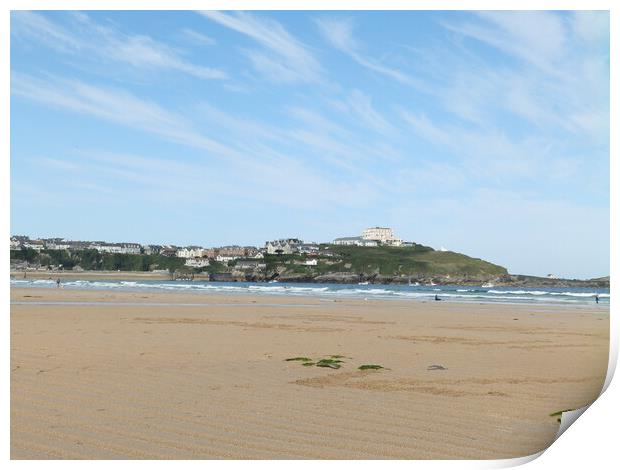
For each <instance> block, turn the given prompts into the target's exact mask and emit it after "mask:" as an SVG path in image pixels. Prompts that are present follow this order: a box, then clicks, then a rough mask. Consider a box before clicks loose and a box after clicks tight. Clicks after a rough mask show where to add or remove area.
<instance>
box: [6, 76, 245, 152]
mask: <svg viewBox="0 0 620 470" xmlns="http://www.w3.org/2000/svg"><path fill="white" fill-rule="evenodd" d="M11 92H12V94H14V95H16V96H20V97H23V98H27V99H30V100H33V101H36V102H39V103H43V104H46V105H50V106H54V107H58V108H62V109H67V110H70V111H73V112H77V113H80V114H87V115H91V116H94V117H97V118H100V119H104V120H106V121H110V122H114V123H118V124H122V125H126V126H129V127H131V128H134V129H139V130H142V131H144V132H147V133H151V134H155V135H158V136H160V137H162V138H164V139H166V140H169V141H172V142H176V143H179V144H182V145H187V146H190V147H195V148H200V149H203V150H207V151H209V152H211V154H212V155H213V156H216V157H238V156H239V155H238V154H237V153H236V152H234V151H233V150H232V149H231V148H230V147H227V146H225V145H223V144H221V143H219V142H217V141H215V140H214V139H210V138H208V137H206V136H204V135H202V134H200V133H199V132H197V131H196V130H195V127H194V126H193V125H192V124H191V122H190V121H188V120H187V119H186V118H185V117H183V116H182V115H180V114H177V113H174V112H171V111H169V110H167V109H165V108H163V107H161V106H160V105H158V104H157V103H155V102H152V101H148V100H144V99H141V98H138V97H137V96H135V95H133V94H131V93H128V92H127V91H125V90H121V89H114V88H101V87H97V86H94V85H90V84H87V83H84V82H81V81H77V80H63V79H58V78H54V77H52V78H51V79H49V78H48V79H46V80H42V79H40V78H36V77H33V76H30V75H26V74H21V73H13V74H12V75H11Z"/></svg>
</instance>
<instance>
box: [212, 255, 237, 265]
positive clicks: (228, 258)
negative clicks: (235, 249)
mask: <svg viewBox="0 0 620 470" xmlns="http://www.w3.org/2000/svg"><path fill="white" fill-rule="evenodd" d="M237 258H240V256H230V255H217V256H216V257H215V261H219V262H220V263H228V262H229V261H233V260H236V259H237Z"/></svg>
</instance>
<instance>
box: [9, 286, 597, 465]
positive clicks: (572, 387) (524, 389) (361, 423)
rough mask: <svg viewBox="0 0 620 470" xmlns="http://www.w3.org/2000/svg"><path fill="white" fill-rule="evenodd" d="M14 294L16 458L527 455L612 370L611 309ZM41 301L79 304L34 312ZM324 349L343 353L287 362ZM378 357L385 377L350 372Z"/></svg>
mask: <svg viewBox="0 0 620 470" xmlns="http://www.w3.org/2000/svg"><path fill="white" fill-rule="evenodd" d="M11 300H12V301H14V302H18V303H16V304H13V305H12V306H11V457H12V458H13V459H41V458H42V459H46V458H70V459H81V458H85V459H108V458H126V459H170V458H177V459H194V458H198V459H210V458H257V459H263V458H352V459H368V458H370V459H372V458H399V459H400V458H405V459H410V458H414V459H437V458H441V459H446V458H451V459H471V458H475V459H491V458H509V457H518V456H524V455H529V454H532V453H535V452H537V451H539V450H542V449H543V448H545V447H546V446H548V445H549V443H550V442H551V441H552V440H553V438H554V436H555V434H556V431H557V428H558V423H557V421H556V418H553V417H550V416H549V414H550V413H552V412H554V411H557V410H561V409H566V408H578V407H581V406H583V405H585V404H587V403H590V402H592V401H593V400H594V399H595V398H596V397H597V396H598V393H599V392H600V390H601V386H602V383H603V381H604V378H605V373H606V369H607V359H608V346H609V310H608V308H607V307H600V308H598V307H595V306H592V307H587V308H586V307H582V308H564V307H562V308H559V307H542V306H523V305H521V306H514V305H510V306H509V305H488V304H486V305H479V304H453V303H447V302H441V303H439V302H437V303H430V302H400V301H368V302H364V301H354V300H346V301H345V300H343V301H338V302H333V301H330V302H325V301H321V300H319V299H316V298H300V297H249V296H238V297H225V296H222V295H208V296H207V295H203V294H194V295H192V294H165V293H164V294H154V293H144V292H142V293H123V292H111V291H99V292H97V291H70V290H65V289H32V288H30V289H12V291H11ZM48 301H52V302H53V301H72V302H76V303H75V304H73V305H50V304H36V302H41V303H45V302H48ZM19 302H31V303H29V304H21V303H19ZM80 302H82V303H80ZM128 304H130V305H128ZM152 304H157V305H152ZM188 304H193V305H188ZM329 355H344V356H346V357H347V359H344V360H345V363H344V365H343V367H342V368H341V369H339V370H331V369H326V368H317V367H304V366H302V365H301V364H300V363H296V362H286V361H285V359H286V358H290V357H293V356H308V357H311V358H314V359H316V358H319V357H327V356H329ZM371 363H372V364H381V365H383V366H385V367H387V368H389V370H388V369H386V370H379V371H359V370H357V367H358V366H359V365H361V364H371ZM432 365H441V366H443V367H445V368H446V370H428V367H429V366H432Z"/></svg>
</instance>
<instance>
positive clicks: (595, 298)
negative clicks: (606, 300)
mask: <svg viewBox="0 0 620 470" xmlns="http://www.w3.org/2000/svg"><path fill="white" fill-rule="evenodd" d="M594 300H596V303H597V304H598V294H596V295H595V296H594Z"/></svg>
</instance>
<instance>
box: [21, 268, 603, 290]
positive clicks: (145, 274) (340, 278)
mask: <svg viewBox="0 0 620 470" xmlns="http://www.w3.org/2000/svg"><path fill="white" fill-rule="evenodd" d="M221 274H222V273H219V274H216V275H210V274H207V273H195V274H193V275H192V276H193V277H192V278H191V279H190V278H187V277H185V275H183V276H182V277H181V278H178V279H175V278H174V276H175V275H174V274H171V273H167V272H152V271H48V270H45V271H43V270H25V271H24V270H21V271H15V270H13V271H10V278H11V279H85V280H91V279H92V280H119V281H143V280H154V281H155V280H160V281H163V280H166V281H173V280H179V281H186V282H191V281H201V282H224V283H230V284H235V283H237V282H256V283H259V284H267V283H269V279H266V278H258V277H256V276H253V275H252V276H250V277H249V278H248V277H247V275H244V276H245V277H244V276H241V277H239V276H237V277H231V278H228V277H227V276H221ZM24 275H25V277H24ZM319 277H320V279H318V280H317V279H316V278H312V277H287V278H279V279H280V281H279V282H282V283H291V284H298V283H306V284H346V285H355V284H358V281H359V279H358V278H359V276H357V275H354V274H351V273H347V274H346V275H344V274H339V273H332V274H329V275H322V276H319ZM365 280H367V281H368V282H369V284H370V285H377V286H389V285H393V286H403V285H407V284H408V282H409V281H408V278H400V277H393V276H392V277H391V276H377V277H376V278H365ZM411 280H413V281H415V280H416V279H414V278H413V277H412V278H411ZM417 280H418V281H421V282H422V283H430V282H431V281H432V282H435V283H436V285H439V286H442V285H443V286H450V285H453V286H461V287H472V286H481V285H482V284H484V283H485V282H488V281H489V280H492V281H493V284H494V286H495V287H515V288H516V287H520V288H526V289H536V288H547V287H552V288H554V287H566V288H572V287H577V288H602V289H609V287H610V281H609V279H607V278H605V279H603V278H601V279H587V280H582V279H555V278H541V277H536V276H525V275H516V274H509V275H507V276H504V278H503V279H502V278H494V279H491V278H489V279H486V278H485V279H467V280H466V279H462V278H461V279H459V278H456V277H455V278H453V279H452V280H451V281H450V280H449V279H446V278H444V277H443V276H434V275H429V276H424V277H420V278H417Z"/></svg>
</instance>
